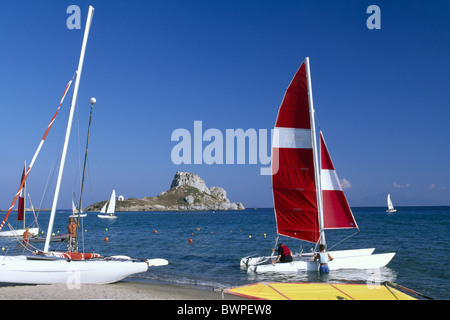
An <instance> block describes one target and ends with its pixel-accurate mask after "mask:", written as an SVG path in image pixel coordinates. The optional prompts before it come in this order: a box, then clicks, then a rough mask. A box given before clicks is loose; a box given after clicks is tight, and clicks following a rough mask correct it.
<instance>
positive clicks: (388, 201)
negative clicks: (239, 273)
mask: <svg viewBox="0 0 450 320" xmlns="http://www.w3.org/2000/svg"><path fill="white" fill-rule="evenodd" d="M387 207H388V208H387V210H386V212H387V213H394V212H397V209H395V208H394V204H393V203H392V200H391V194H390V193H389V194H388V195H387Z"/></svg>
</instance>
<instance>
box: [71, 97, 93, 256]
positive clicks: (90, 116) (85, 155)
mask: <svg viewBox="0 0 450 320" xmlns="http://www.w3.org/2000/svg"><path fill="white" fill-rule="evenodd" d="M90 102H91V113H90V115H89V126H88V133H87V141H86V151H85V153H84V165H83V176H82V178H81V192H80V204H79V206H78V221H77V227H76V230H77V231H76V232H77V241H76V248H78V223H79V222H80V216H81V209H82V208H83V206H82V202H83V189H84V174H85V172H86V161H87V154H88V148H89V135H90V133H91V121H92V110H93V109H94V104H95V102H97V100H96V99H95V98H94V97H92V98H91V100H90Z"/></svg>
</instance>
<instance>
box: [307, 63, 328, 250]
mask: <svg viewBox="0 0 450 320" xmlns="http://www.w3.org/2000/svg"><path fill="white" fill-rule="evenodd" d="M305 67H306V80H307V85H308V102H309V114H310V122H311V140H312V149H313V158H314V176H315V180H316V189H317V192H316V197H317V207H318V211H319V212H318V214H319V233H320V243H322V244H324V245H326V240H325V230H324V229H323V202H322V187H321V180H320V166H319V155H318V152H317V135H316V125H315V118H314V113H315V110H314V103H313V94H312V85H311V70H310V67H309V57H306V58H305Z"/></svg>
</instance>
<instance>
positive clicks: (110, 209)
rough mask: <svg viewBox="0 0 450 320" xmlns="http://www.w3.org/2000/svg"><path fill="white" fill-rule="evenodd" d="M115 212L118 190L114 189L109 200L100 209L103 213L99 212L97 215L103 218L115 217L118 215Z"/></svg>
mask: <svg viewBox="0 0 450 320" xmlns="http://www.w3.org/2000/svg"><path fill="white" fill-rule="evenodd" d="M114 212H116V190H114V189H113V191H112V193H111V197H110V198H109V201H106V203H105V205H104V206H103V207H102V209H101V210H100V213H101V214H98V215H97V217H99V218H101V219H115V218H117V216H116V215H114Z"/></svg>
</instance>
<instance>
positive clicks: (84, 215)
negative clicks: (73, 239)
mask: <svg viewBox="0 0 450 320" xmlns="http://www.w3.org/2000/svg"><path fill="white" fill-rule="evenodd" d="M86 216H87V214H86V213H82V214H80V217H81V218H85V217H86ZM69 218H78V214H77V213H75V214H71V215H70V216H69Z"/></svg>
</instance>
